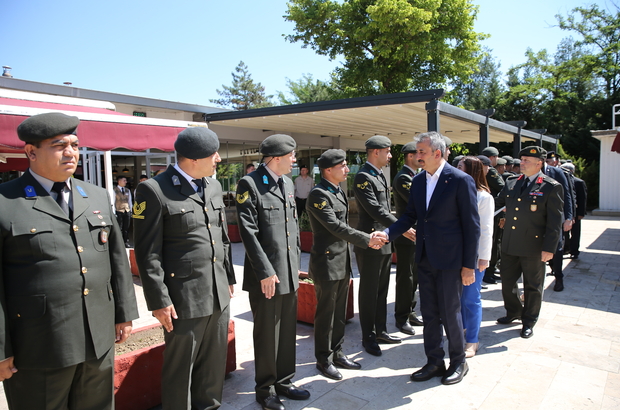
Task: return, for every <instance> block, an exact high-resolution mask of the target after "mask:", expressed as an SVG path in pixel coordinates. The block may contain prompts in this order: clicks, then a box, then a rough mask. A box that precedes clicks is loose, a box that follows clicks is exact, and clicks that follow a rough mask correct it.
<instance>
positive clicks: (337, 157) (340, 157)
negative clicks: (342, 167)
mask: <svg viewBox="0 0 620 410" xmlns="http://www.w3.org/2000/svg"><path fill="white" fill-rule="evenodd" d="M345 159H347V154H345V152H344V151H343V150H341V149H328V150H327V151H325V152H324V153H323V154H322V155H321V156H320V157H319V159H317V160H316V163H317V165H318V166H319V168H321V169H325V168H331V167H333V166H336V165H338V164H342V161H344V160H345Z"/></svg>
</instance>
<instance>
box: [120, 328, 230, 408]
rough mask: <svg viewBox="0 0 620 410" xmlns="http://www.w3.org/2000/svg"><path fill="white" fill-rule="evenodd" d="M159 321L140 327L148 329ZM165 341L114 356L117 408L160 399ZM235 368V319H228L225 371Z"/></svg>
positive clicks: (145, 405)
mask: <svg viewBox="0 0 620 410" xmlns="http://www.w3.org/2000/svg"><path fill="white" fill-rule="evenodd" d="M158 326H161V325H159V324H156V325H152V326H148V327H146V328H143V329H139V330H138V331H137V332H134V334H136V333H139V332H140V331H141V330H142V331H143V330H148V329H152V328H154V327H158ZM164 349H165V344H164V343H161V344H159V345H156V346H150V347H145V348H143V349H140V350H136V351H133V352H129V353H125V354H122V355H119V356H116V357H115V358H114V401H115V408H116V410H148V409H150V408H153V407H155V406H157V405H158V404H160V403H161V368H162V365H163V362H164V355H163V353H164ZM236 368H237V356H236V349H235V322H233V321H232V320H231V321H230V322H229V323H228V352H227V356H226V374H228V373H230V372H232V371H234V370H235V369H236Z"/></svg>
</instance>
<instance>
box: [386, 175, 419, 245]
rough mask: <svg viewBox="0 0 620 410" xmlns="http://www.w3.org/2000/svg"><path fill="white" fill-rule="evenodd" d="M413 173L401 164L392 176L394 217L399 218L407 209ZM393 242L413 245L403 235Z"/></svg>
mask: <svg viewBox="0 0 620 410" xmlns="http://www.w3.org/2000/svg"><path fill="white" fill-rule="evenodd" d="M414 176H415V174H414V173H413V171H412V170H411V169H410V168H409V167H406V166H403V167H402V168H401V169H400V171H398V174H396V176H395V177H394V181H393V182H392V189H393V191H394V205H395V206H396V217H397V218H399V217H400V216H401V215H402V214H404V213H405V211H406V210H407V202H408V201H409V192H410V190H411V181H412V180H413V177H414ZM394 243H397V244H399V245H409V246H411V247H414V246H415V242H413V241H412V240H410V239H407V238H405V237H404V236H402V235H401V236H399V237H398V238H396V239H395V240H394Z"/></svg>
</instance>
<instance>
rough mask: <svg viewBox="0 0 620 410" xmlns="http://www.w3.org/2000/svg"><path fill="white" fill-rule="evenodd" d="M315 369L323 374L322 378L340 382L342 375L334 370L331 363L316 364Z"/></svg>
mask: <svg viewBox="0 0 620 410" xmlns="http://www.w3.org/2000/svg"><path fill="white" fill-rule="evenodd" d="M316 368H317V369H318V370H319V371H320V372H321V373H323V376H325V377H327V378H329V379H334V380H342V374H341V373H340V372H339V371H338V369H336V367H335V366H334V365H333V364H332V363H330V364H328V365H324V364H321V363H317V364H316Z"/></svg>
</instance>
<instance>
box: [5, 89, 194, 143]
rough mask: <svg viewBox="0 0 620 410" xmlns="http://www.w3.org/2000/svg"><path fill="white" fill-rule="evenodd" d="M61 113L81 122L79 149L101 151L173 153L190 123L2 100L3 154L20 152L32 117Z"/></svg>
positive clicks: (84, 108) (58, 105)
mask: <svg viewBox="0 0 620 410" xmlns="http://www.w3.org/2000/svg"><path fill="white" fill-rule="evenodd" d="M51 111H60V112H65V113H67V114H73V115H76V116H77V117H78V118H80V125H79V126H78V132H77V134H78V137H79V139H80V146H83V147H89V148H92V149H95V150H99V151H109V150H113V149H117V148H126V149H129V150H131V151H145V150H147V149H149V148H150V149H159V150H162V151H173V150H174V141H175V140H176V137H177V135H178V134H179V132H181V131H182V130H183V129H185V128H186V127H187V126H190V125H192V124H191V123H190V122H183V121H173V120H161V119H157V118H141V117H134V116H132V115H127V114H122V113H118V112H115V111H110V110H106V109H103V108H93V107H83V106H75V105H66V104H55V103H47V102H39V101H28V100H16V99H11V98H0V152H7V151H4V150H3V149H4V148H5V147H9V148H21V147H23V146H24V143H23V142H22V141H21V140H20V139H19V138H17V132H16V129H17V126H18V125H19V124H20V123H21V122H22V121H24V120H25V119H26V118H28V117H29V116H31V115H35V114H39V113H41V112H51Z"/></svg>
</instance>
